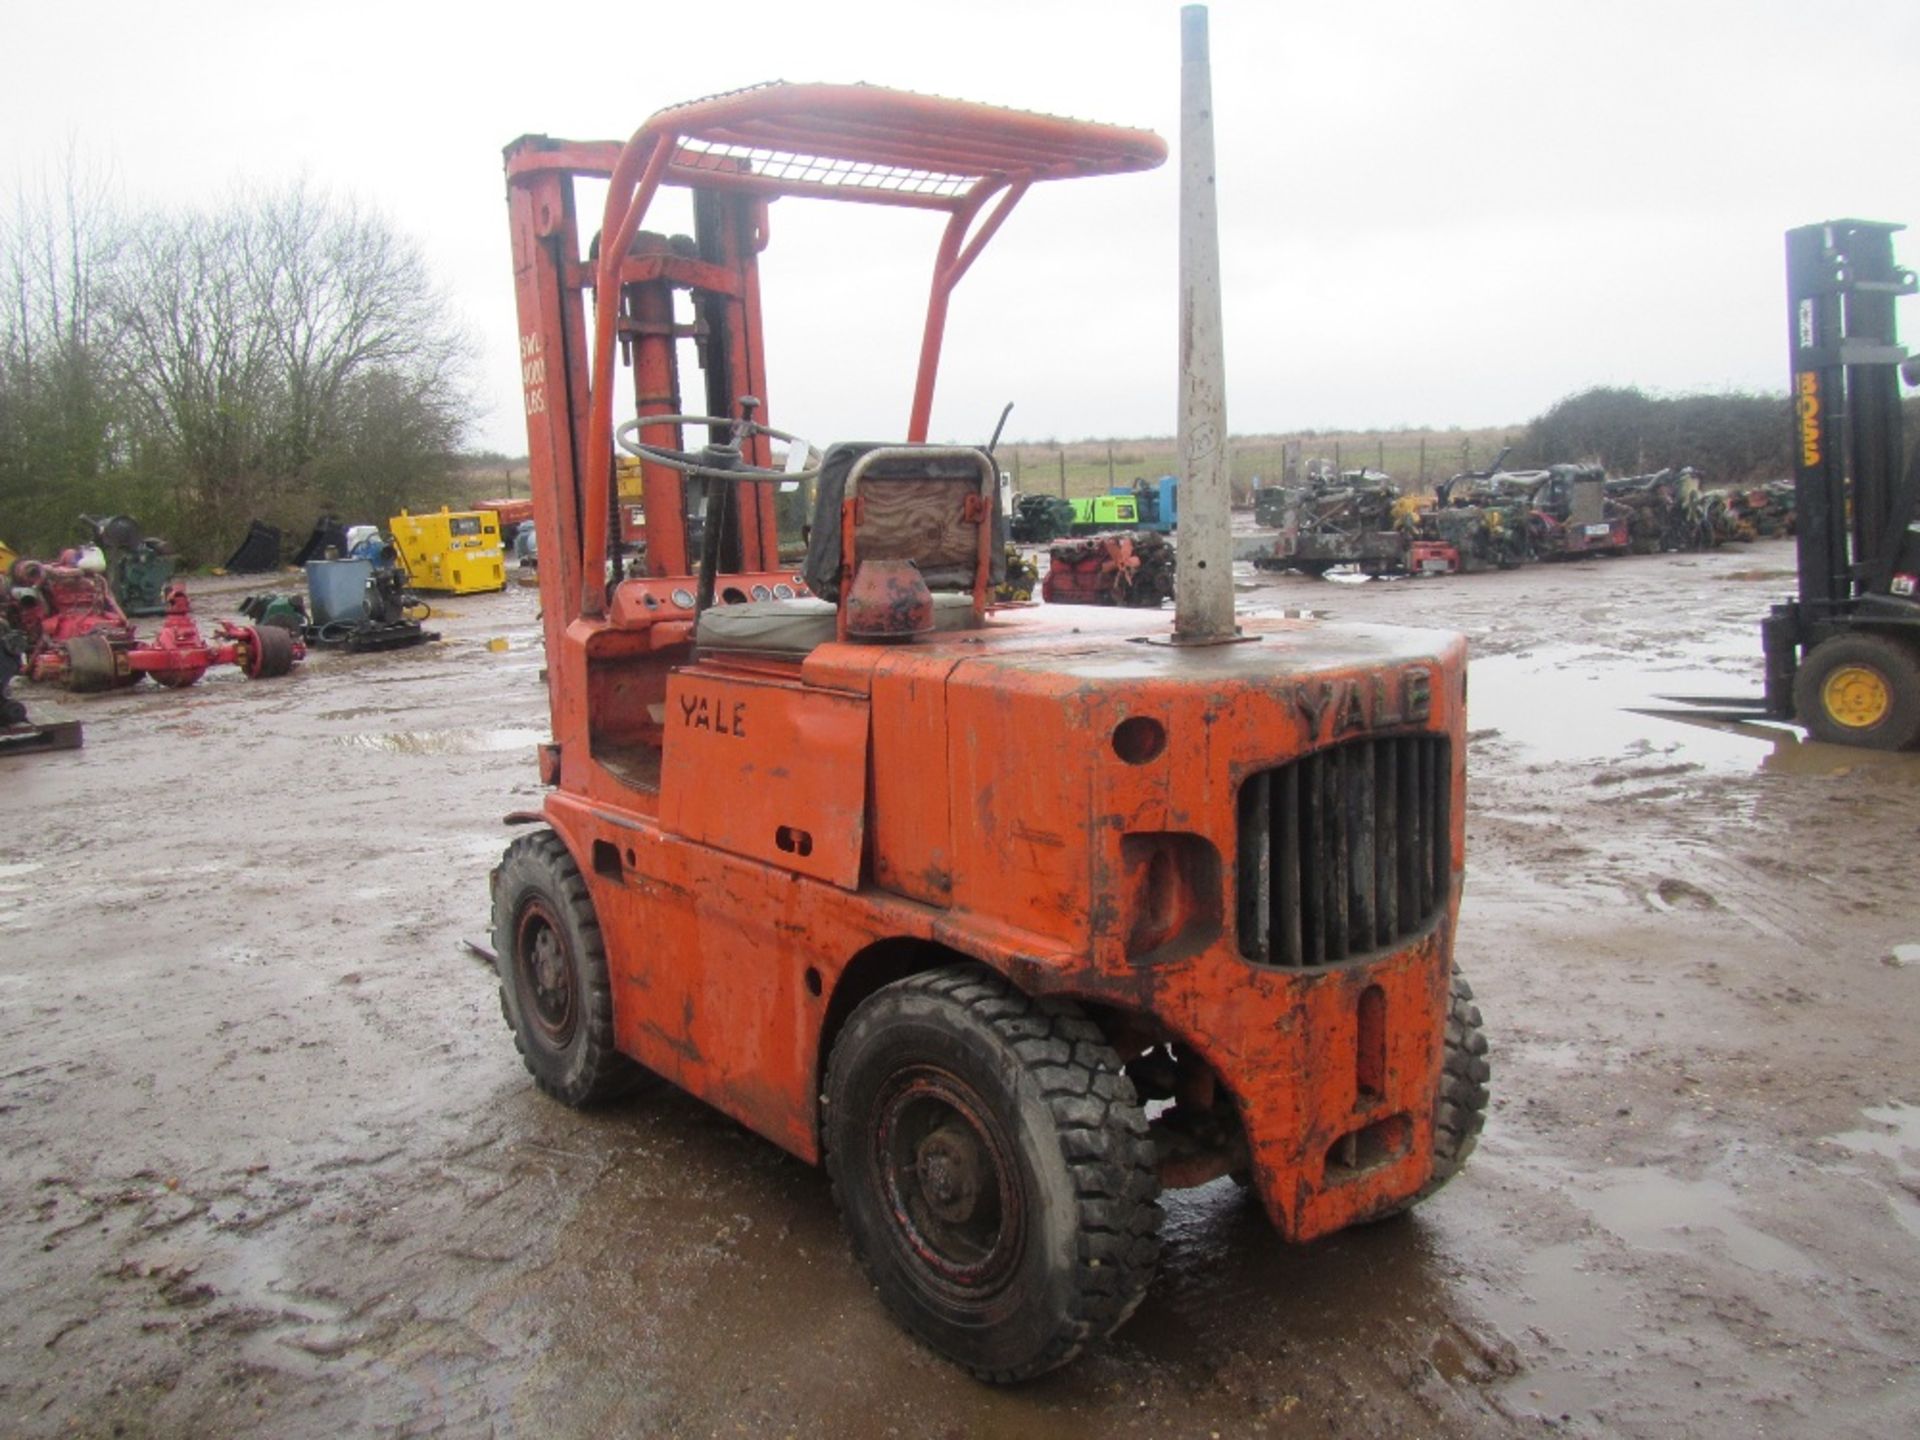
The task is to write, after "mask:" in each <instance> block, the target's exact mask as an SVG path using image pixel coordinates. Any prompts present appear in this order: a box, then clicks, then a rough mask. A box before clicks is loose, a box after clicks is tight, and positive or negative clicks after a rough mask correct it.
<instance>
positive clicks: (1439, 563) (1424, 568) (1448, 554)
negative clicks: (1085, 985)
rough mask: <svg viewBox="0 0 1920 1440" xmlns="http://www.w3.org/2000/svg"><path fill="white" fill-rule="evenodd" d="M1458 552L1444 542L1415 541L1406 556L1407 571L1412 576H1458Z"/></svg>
mask: <svg viewBox="0 0 1920 1440" xmlns="http://www.w3.org/2000/svg"><path fill="white" fill-rule="evenodd" d="M1460 568H1461V567H1460V552H1459V550H1458V549H1456V548H1455V547H1454V546H1452V545H1449V544H1447V543H1446V542H1445V541H1444V540H1416V541H1414V542H1413V547H1412V550H1411V552H1410V553H1409V554H1408V556H1407V570H1408V572H1409V573H1410V574H1414V575H1458V574H1459V573H1460Z"/></svg>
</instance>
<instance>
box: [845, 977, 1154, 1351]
mask: <svg viewBox="0 0 1920 1440" xmlns="http://www.w3.org/2000/svg"><path fill="white" fill-rule="evenodd" d="M826 1107H827V1109H826V1117H825V1124H824V1127H823V1128H824V1130H825V1137H826V1164H827V1172H828V1174H829V1175H830V1176H831V1177H832V1179H833V1190H834V1198H835V1200H836V1201H837V1202H838V1204H839V1206H840V1211H841V1215H842V1218H843V1219H844V1220H845V1223H846V1227H847V1233H848V1235H849V1237H850V1238H851V1240H852V1242H853V1251H854V1254H855V1256H856V1257H857V1258H858V1259H859V1261H860V1263H861V1265H862V1266H863V1267H864V1268H865V1270H866V1272H867V1276H868V1278H869V1279H871V1280H872V1282H873V1284H874V1287H875V1288H876V1289H877V1290H878V1291H879V1292H880V1298H881V1299H882V1300H883V1301H884V1302H885V1304H886V1306H887V1308H888V1309H889V1310H890V1311H892V1312H893V1315H894V1317H895V1318H896V1319H897V1320H899V1321H900V1323H901V1324H902V1325H904V1326H905V1327H906V1328H907V1329H908V1330H909V1331H910V1332H912V1333H913V1334H914V1335H916V1336H918V1337H919V1338H920V1339H921V1340H923V1341H924V1342H926V1344H928V1345H929V1346H931V1347H932V1348H933V1349H934V1350H936V1351H938V1352H939V1353H940V1354H941V1355H944V1356H946V1357H947V1358H948V1359H950V1360H952V1361H954V1362H955V1363H957V1364H959V1365H962V1366H964V1367H966V1368H967V1369H968V1370H970V1371H972V1372H973V1374H974V1375H975V1376H977V1377H978V1378H980V1379H982V1380H990V1381H994V1382H1000V1383H1005V1382H1011V1381H1015V1380H1024V1379H1026V1378H1028V1377H1029V1376H1033V1375H1039V1374H1041V1373H1043V1372H1044V1371H1047V1370H1051V1369H1054V1368H1055V1367H1056V1366H1059V1365H1064V1364H1065V1363H1066V1362H1067V1361H1069V1360H1071V1359H1072V1358H1073V1357H1074V1356H1075V1355H1076V1354H1078V1353H1079V1352H1080V1350H1081V1348H1082V1347H1083V1346H1085V1345H1086V1344H1087V1343H1088V1342H1089V1341H1093V1340H1098V1339H1100V1338H1102V1337H1104V1336H1106V1335H1108V1334H1110V1333H1112V1331H1113V1330H1114V1329H1116V1328H1117V1327H1118V1326H1119V1325H1120V1324H1121V1322H1123V1321H1124V1320H1125V1319H1126V1318H1127V1317H1128V1316H1129V1315H1131V1314H1132V1313H1133V1311H1134V1308H1135V1307H1136V1306H1137V1305H1138V1304H1139V1303H1140V1299H1141V1297H1142V1296H1143V1295H1144V1294H1145V1293H1146V1289H1147V1285H1148V1282H1149V1281H1150V1280H1151V1279H1152V1277H1153V1269H1154V1266H1155V1264H1156V1263H1157V1262H1158V1260H1159V1255H1160V1235H1159V1231H1160V1207H1159V1205H1158V1204H1157V1203H1156V1201H1155V1197H1156V1195H1157V1194H1158V1192H1159V1180H1158V1178H1157V1176H1156V1173H1155V1169H1154V1153H1153V1143H1152V1141H1151V1140H1150V1139H1149V1138H1148V1135H1147V1122H1146V1116H1145V1114H1144V1113H1143V1112H1142V1110H1141V1108H1140V1102H1139V1099H1138V1097H1137V1096H1136V1094H1135V1093H1134V1088H1133V1083H1132V1082H1131V1081H1130V1080H1128V1079H1127V1077H1126V1075H1125V1073H1124V1072H1123V1071H1122V1070H1121V1068H1120V1061H1119V1058H1118V1057H1117V1056H1116V1055H1115V1054H1114V1052H1113V1049H1112V1047H1111V1046H1109V1045H1108V1044H1107V1042H1106V1039H1105V1037H1104V1036H1103V1035H1102V1034H1101V1033H1100V1029H1099V1027H1098V1026H1096V1025H1095V1024H1094V1023H1093V1022H1092V1021H1090V1020H1089V1019H1087V1017H1086V1016H1085V1015H1084V1014H1083V1013H1082V1012H1081V1011H1080V1009H1079V1008H1078V1007H1077V1006H1075V1005H1071V1004H1068V1003H1065V1002H1062V1001H1057V1000H1033V999H1029V998H1028V997H1027V996H1025V995H1022V994H1021V993H1020V992H1019V991H1017V990H1015V989H1013V988H1012V987H1011V986H1009V985H1008V984H1007V983H1006V982H1005V981H1004V980H1002V979H1000V977H998V976H997V975H994V974H992V973H991V972H990V971H987V970H985V969H982V968H980V967H977V966H971V965H967V966H954V967H949V968H946V969H941V970H934V971H930V972H928V973H926V974H923V975H916V976H913V977H911V978H910V979H906V980H902V981H900V982H899V983H897V984H894V985H889V986H888V987H887V988H886V989H884V990H881V991H879V992H878V993H876V994H874V995H872V996H871V997H869V998H868V999H867V1000H866V1002H865V1003H864V1004H862V1005H861V1006H860V1008H859V1009H858V1010H856V1011H855V1012H854V1013H853V1015H852V1017H851V1018H850V1019H849V1020H848V1022H847V1026H846V1029H845V1030H843V1031H842V1032H841V1034H840V1037H839V1039H838V1041H837V1042H836V1043H835V1045H834V1047H833V1055H832V1059H831V1062H830V1064H829V1066H828V1072H827V1094H826Z"/></svg>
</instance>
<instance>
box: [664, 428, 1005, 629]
mask: <svg viewBox="0 0 1920 1440" xmlns="http://www.w3.org/2000/svg"><path fill="white" fill-rule="evenodd" d="M883 448H895V447H892V446H890V445H889V444H888V442H885V441H843V442H841V443H839V444H836V445H833V446H831V447H829V448H828V450H827V452H826V454H825V456H824V457H823V458H822V459H821V462H820V478H819V480H818V481H817V482H816V488H815V492H814V501H813V525H812V528H811V530H810V532H809V536H808V543H807V557H806V561H805V562H804V564H803V565H802V567H801V578H802V579H804V580H805V581H806V584H807V588H808V589H809V590H810V591H812V592H813V593H812V594H811V595H808V596H803V597H800V598H798V599H794V600H757V601H752V602H749V603H747V604H744V605H717V606H714V607H713V608H712V609H710V610H707V611H706V612H704V613H703V614H702V615H701V616H700V623H699V625H698V627H697V628H696V630H695V632H694V643H695V645H696V646H698V647H699V648H700V649H703V650H709V651H716V652H739V653H752V654H757V655H769V656H775V657H778V658H782V659H799V658H801V657H803V656H805V655H806V654H807V653H808V652H809V651H811V650H812V649H813V648H814V647H815V646H816V645H822V644H825V643H826V642H828V641H830V640H832V639H834V638H835V635H836V623H837V618H838V613H839V612H838V606H837V603H836V602H837V601H838V600H839V598H840V569H841V545H840V513H841V502H842V500H843V499H844V497H845V495H846V487H847V477H848V475H849V474H851V473H852V470H853V467H854V465H855V463H856V462H857V461H859V459H860V458H861V457H862V456H863V455H866V454H868V453H869V452H870V451H874V450H879V449H883ZM975 477H977V471H976V470H974V469H973V468H971V467H959V466H956V465H955V464H954V463H953V461H952V460H951V459H947V460H942V459H939V458H937V457H933V456H930V457H929V458H928V459H926V460H925V461H904V462H894V463H889V464H886V467H885V469H884V470H869V471H868V472H867V474H866V477H865V478H864V480H863V481H862V485H863V486H864V489H863V491H862V493H863V494H864V495H865V496H866V497H867V500H868V509H867V518H866V519H865V520H864V521H863V522H862V524H861V527H860V543H861V546H862V553H863V554H866V555H871V554H874V553H876V552H878V553H881V554H885V555H887V556H891V557H898V558H903V559H911V560H913V561H914V562H915V564H916V565H917V566H918V568H919V570H920V574H921V577H922V578H923V579H924V580H925V581H926V583H927V588H928V589H929V590H931V591H932V592H933V622H934V629H935V630H965V629H968V628H970V627H971V626H972V625H973V623H974V618H973V599H972V587H973V579H974V566H975V555H976V547H977V545H978V532H977V530H976V528H975V526H974V524H973V523H972V522H967V521H963V520H962V519H961V516H960V506H959V504H958V503H955V496H956V494H957V492H959V491H960V490H961V484H960V483H957V482H965V481H968V480H970V479H974V478H975ZM989 523H990V524H991V525H992V526H993V545H992V575H993V580H994V583H995V584H998V583H999V582H1000V581H1001V580H1003V579H1005V578H1006V517H1005V515H1004V514H1003V513H1002V511H1001V507H1000V496H999V489H998V487H997V486H996V487H995V491H994V497H993V505H992V509H991V511H990V512H989Z"/></svg>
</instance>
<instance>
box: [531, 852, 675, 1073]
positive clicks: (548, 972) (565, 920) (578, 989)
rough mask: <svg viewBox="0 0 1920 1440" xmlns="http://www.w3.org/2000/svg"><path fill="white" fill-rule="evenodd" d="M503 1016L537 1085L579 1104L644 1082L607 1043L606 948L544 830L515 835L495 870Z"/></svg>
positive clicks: (570, 870) (582, 885) (578, 881)
mask: <svg viewBox="0 0 1920 1440" xmlns="http://www.w3.org/2000/svg"><path fill="white" fill-rule="evenodd" d="M493 949H494V965H495V968H496V969H497V970H498V971H499V973H500V1010H501V1013H502V1014H503V1015H504V1016H505V1017H506V1021H507V1024H508V1025H509V1026H511V1027H512V1029H513V1043H514V1045H515V1046H516V1047H517V1048H518V1049H519V1051H520V1058H521V1059H522V1060H523V1061H524V1062H525V1063H526V1067H527V1070H528V1073H530V1074H531V1075H532V1076H533V1079H534V1083H535V1084H536V1085H538V1086H539V1087H540V1088H541V1089H542V1090H544V1091H546V1092H547V1094H549V1095H551V1096H553V1098H554V1099H556V1100H559V1101H562V1102H563V1103H565V1104H568V1105H572V1106H575V1107H576V1108H579V1107H585V1106H588V1105H595V1104H599V1103H601V1102H603V1101H607V1100H614V1099H618V1098H619V1097H620V1096H622V1095H625V1094H628V1093H629V1092H630V1091H632V1090H633V1089H634V1088H635V1087H636V1086H637V1085H639V1084H640V1083H641V1082H642V1081H644V1080H645V1079H646V1078H647V1073H648V1072H647V1071H645V1070H643V1069H642V1068H641V1067H640V1066H639V1065H637V1064H636V1063H635V1062H633V1061H632V1060H630V1059H628V1058H627V1057H626V1056H624V1055H622V1054H620V1053H619V1051H617V1050H615V1049H614V1045H613V999H612V995H611V991H610V987H609V985H608V980H607V952H606V946H605V943H604V942H603V940H602V939H601V935H600V923H599V921H598V920H597V919H596V918H595V916H594V913H593V900H592V898H591V897H590V896H589V895H588V894H587V882H586V881H585V880H584V879H583V878H582V877H581V874H580V870H579V867H578V866H576V865H575V864H574V863H573V857H572V856H571V855H569V854H568V853H567V847H566V846H565V845H563V844H561V843H560V837H559V836H557V835H555V834H554V833H553V831H551V830H536V831H534V832H532V833H531V834H527V835H522V836H520V837H519V838H518V839H517V840H515V841H514V842H513V843H512V844H511V845H509V846H508V847H507V853H506V854H505V855H504V856H502V857H501V860H500V866H499V868H498V869H496V870H495V871H494V872H493Z"/></svg>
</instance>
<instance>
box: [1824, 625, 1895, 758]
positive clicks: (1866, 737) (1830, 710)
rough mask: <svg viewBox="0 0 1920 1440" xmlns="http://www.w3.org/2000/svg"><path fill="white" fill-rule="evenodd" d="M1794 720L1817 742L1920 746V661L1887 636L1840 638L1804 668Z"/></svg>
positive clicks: (1889, 747)
mask: <svg viewBox="0 0 1920 1440" xmlns="http://www.w3.org/2000/svg"><path fill="white" fill-rule="evenodd" d="M1793 709H1794V718H1795V719H1797V720H1798V721H1799V722H1800V723H1801V724H1802V725H1804V726H1806V727H1807V729H1808V730H1810V731H1812V732H1813V737H1814V738H1815V739H1816V740H1825V741H1827V742H1828V743H1829V744H1834V745H1864V746H1867V747H1869V748H1870V749H1874V750H1910V749H1912V748H1913V747H1914V746H1915V745H1920V659H1917V658H1916V657H1915V655H1914V652H1913V651H1912V650H1911V649H1910V648H1908V647H1907V646H1905V645H1902V644H1901V643H1900V642H1899V641H1897V640H1891V639H1888V638H1887V637H1886V636H1884V635H1836V636H1835V637H1834V638H1832V639H1831V640H1823V641H1821V642H1820V643H1819V644H1818V645H1816V646H1814V647H1813V649H1812V650H1811V651H1810V652H1809V653H1808V655H1807V657H1806V659H1805V660H1803V661H1802V662H1801V664H1800V672H1799V674H1798V675H1797V676H1795V677H1794V684H1793Z"/></svg>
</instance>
